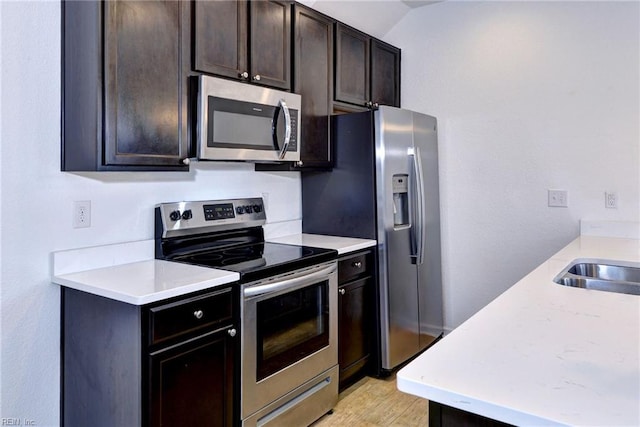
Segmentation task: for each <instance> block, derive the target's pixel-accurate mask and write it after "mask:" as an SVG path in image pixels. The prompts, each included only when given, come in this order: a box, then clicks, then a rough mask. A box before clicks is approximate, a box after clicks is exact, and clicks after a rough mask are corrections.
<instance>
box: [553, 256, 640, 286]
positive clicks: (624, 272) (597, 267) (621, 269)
mask: <svg viewBox="0 0 640 427" xmlns="http://www.w3.org/2000/svg"><path fill="white" fill-rule="evenodd" d="M554 282H556V283H558V284H560V285H564V286H572V287H575V288H585V289H596V290H599V291H607V292H616V293H622V294H630V295H640V263H630V262H623V261H611V260H575V261H573V262H572V263H570V264H569V265H568V266H566V267H565V268H564V269H563V270H562V271H561V272H560V274H558V275H557V276H556V277H555V279H554Z"/></svg>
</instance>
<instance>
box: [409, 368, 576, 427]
mask: <svg viewBox="0 0 640 427" xmlns="http://www.w3.org/2000/svg"><path fill="white" fill-rule="evenodd" d="M396 384H397V387H398V390H400V391H402V392H404V393H409V394H412V395H414V396H419V397H422V398H424V399H427V400H432V401H434V402H437V403H439V404H442V405H446V406H451V407H452V408H456V409H460V410H462V411H466V412H470V413H474V414H480V415H482V416H483V417H487V418H491V419H493V420H497V421H501V422H504V423H508V424H512V425H517V426H542V425H544V426H568V424H562V423H558V422H557V421H552V420H548V419H544V418H540V417H536V416H535V415H530V414H527V413H524V412H522V411H517V410H513V409H509V408H505V407H503V406H500V405H497V404H492V403H489V402H487V401H484V400H477V399H473V398H471V397H469V396H464V395H461V394H458V393H454V392H452V391H448V390H442V389H439V388H436V387H431V386H425V385H424V384H421V383H416V382H413V381H411V380H409V379H407V378H404V376H403V374H402V370H400V371H398V373H397V374H396Z"/></svg>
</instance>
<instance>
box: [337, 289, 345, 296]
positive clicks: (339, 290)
mask: <svg viewBox="0 0 640 427" xmlns="http://www.w3.org/2000/svg"><path fill="white" fill-rule="evenodd" d="M338 292H339V293H340V295H344V293H345V292H346V291H345V290H344V289H338Z"/></svg>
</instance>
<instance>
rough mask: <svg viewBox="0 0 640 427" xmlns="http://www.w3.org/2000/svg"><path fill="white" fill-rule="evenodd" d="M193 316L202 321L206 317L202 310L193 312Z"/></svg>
mask: <svg viewBox="0 0 640 427" xmlns="http://www.w3.org/2000/svg"><path fill="white" fill-rule="evenodd" d="M193 315H194V316H195V318H196V319H202V317H203V316H204V312H203V311H202V310H196V311H194V312H193Z"/></svg>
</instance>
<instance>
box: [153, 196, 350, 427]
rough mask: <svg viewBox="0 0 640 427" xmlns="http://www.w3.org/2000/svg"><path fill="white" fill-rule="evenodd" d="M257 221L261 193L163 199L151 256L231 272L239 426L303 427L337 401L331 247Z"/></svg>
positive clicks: (333, 256)
mask: <svg viewBox="0 0 640 427" xmlns="http://www.w3.org/2000/svg"><path fill="white" fill-rule="evenodd" d="M265 222H266V214H265V211H264V203H263V201H262V199H261V198H250V199H231V200H215V201H198V202H176V203H163V204H160V205H158V206H157V207H156V258H159V259H166V260H171V261H177V262H184V263H188V264H195V265H200V266H206V267H212V268H219V269H223V270H231V271H235V272H238V273H239V274H240V283H239V285H238V286H240V288H241V289H240V295H241V301H240V313H241V319H240V325H241V327H240V335H241V350H240V354H241V356H240V359H241V360H240V366H241V371H240V373H241V375H240V376H241V380H240V383H241V384H240V395H241V396H240V402H241V403H240V417H241V419H242V425H243V426H269V425H274V426H275V425H296V426H298V425H308V424H310V423H312V422H313V421H315V420H316V419H318V418H319V417H321V416H322V415H323V414H325V413H326V412H328V411H330V410H331V409H332V408H333V406H334V405H335V404H336V403H337V401H338V366H337V364H338V352H337V283H338V281H337V272H336V270H337V264H336V259H337V252H336V251H335V250H329V249H321V248H313V247H308V246H296V245H285V244H278V243H269V242H265V240H264V229H263V227H262V225H263V224H264V223H265Z"/></svg>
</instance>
